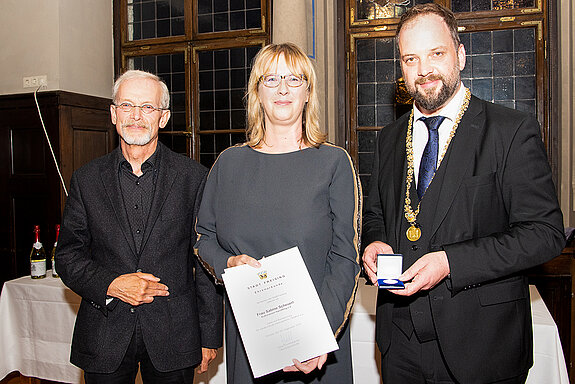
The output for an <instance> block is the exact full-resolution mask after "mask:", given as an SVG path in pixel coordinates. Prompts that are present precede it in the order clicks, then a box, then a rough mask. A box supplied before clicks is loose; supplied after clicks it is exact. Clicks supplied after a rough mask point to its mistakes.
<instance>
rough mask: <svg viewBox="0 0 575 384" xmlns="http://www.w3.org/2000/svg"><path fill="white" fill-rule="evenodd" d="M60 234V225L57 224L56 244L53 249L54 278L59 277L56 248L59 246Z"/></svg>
mask: <svg viewBox="0 0 575 384" xmlns="http://www.w3.org/2000/svg"><path fill="white" fill-rule="evenodd" d="M59 234H60V224H56V242H55V243H54V248H52V277H60V276H58V272H56V263H54V257H55V256H56V247H57V246H58V235H59Z"/></svg>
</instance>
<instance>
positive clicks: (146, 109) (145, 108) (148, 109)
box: [112, 101, 167, 115]
mask: <svg viewBox="0 0 575 384" xmlns="http://www.w3.org/2000/svg"><path fill="white" fill-rule="evenodd" d="M112 105H113V106H114V107H116V108H120V109H121V110H122V112H125V113H131V112H132V111H133V110H134V108H140V111H142V112H143V113H145V114H147V115H149V114H150V113H152V112H155V111H160V112H161V111H165V110H167V108H156V107H154V106H153V105H152V104H144V105H134V104H132V103H128V102H127V101H125V102H123V103H120V104H112Z"/></svg>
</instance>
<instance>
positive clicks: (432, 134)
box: [417, 116, 445, 200]
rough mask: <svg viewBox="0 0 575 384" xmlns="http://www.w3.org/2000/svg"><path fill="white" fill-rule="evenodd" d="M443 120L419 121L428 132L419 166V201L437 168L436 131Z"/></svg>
mask: <svg viewBox="0 0 575 384" xmlns="http://www.w3.org/2000/svg"><path fill="white" fill-rule="evenodd" d="M444 119H445V116H433V117H421V118H420V119H419V120H421V121H423V122H424V123H425V125H426V126H427V130H428V131H429V138H428V139H427V145H426V146H425V149H424V150H423V155H422V156H421V163H420V164H419V177H418V181H417V196H419V200H421V198H422V197H423V194H424V193H425V190H426V189H427V187H428V186H429V183H431V179H433V175H434V174H435V170H436V168H437V155H438V152H439V131H438V129H439V126H440V125H441V123H442V122H443V120H444Z"/></svg>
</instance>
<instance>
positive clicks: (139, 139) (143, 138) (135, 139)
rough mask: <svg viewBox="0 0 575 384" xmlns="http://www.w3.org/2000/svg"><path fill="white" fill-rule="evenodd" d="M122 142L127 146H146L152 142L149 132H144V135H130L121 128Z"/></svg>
mask: <svg viewBox="0 0 575 384" xmlns="http://www.w3.org/2000/svg"><path fill="white" fill-rule="evenodd" d="M121 137H122V140H124V141H125V142H126V144H129V145H146V144H148V143H149V142H150V141H151V140H152V135H151V134H150V131H149V130H146V133H145V135H139V136H136V135H130V134H129V133H128V132H126V130H124V128H122V135H121Z"/></svg>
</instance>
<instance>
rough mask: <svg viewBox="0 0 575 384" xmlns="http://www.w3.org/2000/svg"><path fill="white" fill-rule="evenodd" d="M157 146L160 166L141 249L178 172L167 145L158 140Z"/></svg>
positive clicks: (143, 247) (144, 245)
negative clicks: (158, 147)
mask: <svg viewBox="0 0 575 384" xmlns="http://www.w3.org/2000/svg"><path fill="white" fill-rule="evenodd" d="M158 146H162V148H160V150H161V151H162V155H161V159H160V168H159V169H158V178H157V180H156V190H155V192H154V199H153V200H152V206H151V208H150V214H149V215H148V221H147V222H146V230H145V231H144V238H143V239H142V247H141V250H142V251H143V250H144V249H145V247H146V243H147V242H148V239H149V237H150V234H151V233H152V229H153V228H154V226H155V225H156V222H157V220H158V217H159V215H160V212H161V211H162V206H163V205H164V202H165V201H166V199H167V198H168V195H169V193H170V190H171V189H172V186H173V184H174V181H175V180H176V175H177V174H178V172H177V171H175V170H174V166H173V158H172V153H171V152H170V151H169V150H168V148H167V147H163V144H162V143H160V142H158Z"/></svg>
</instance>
